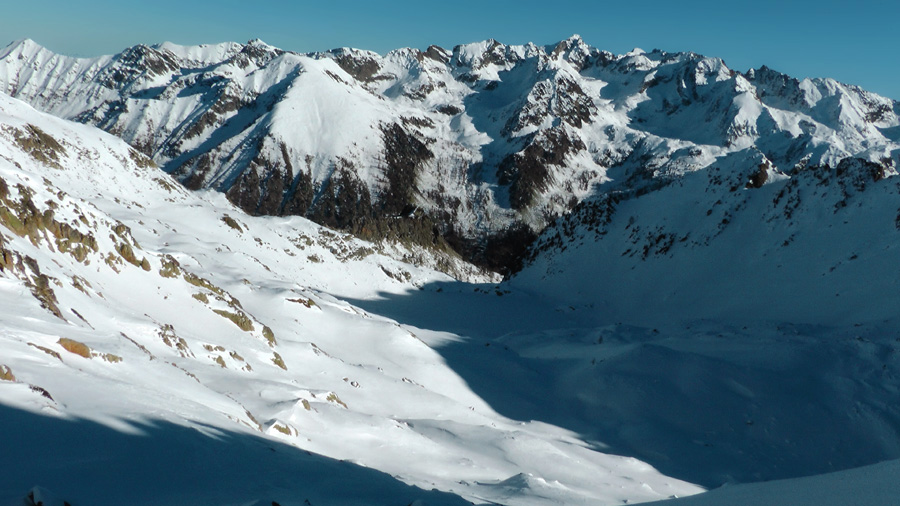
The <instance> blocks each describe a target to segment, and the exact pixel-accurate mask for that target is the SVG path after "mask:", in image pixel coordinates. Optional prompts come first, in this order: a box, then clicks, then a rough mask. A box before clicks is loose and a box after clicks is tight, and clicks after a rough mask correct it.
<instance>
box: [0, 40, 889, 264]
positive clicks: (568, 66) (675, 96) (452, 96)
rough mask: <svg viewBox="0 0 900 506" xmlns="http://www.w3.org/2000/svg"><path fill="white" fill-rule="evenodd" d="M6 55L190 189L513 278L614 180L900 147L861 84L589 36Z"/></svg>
mask: <svg viewBox="0 0 900 506" xmlns="http://www.w3.org/2000/svg"><path fill="white" fill-rule="evenodd" d="M2 54H3V55H4V57H3V58H0V88H2V87H3V86H5V88H6V92H7V93H9V94H11V95H12V96H15V97H18V98H21V99H23V100H25V101H27V102H29V103H32V104H33V105H35V106H36V107H38V108H39V109H42V110H46V111H48V112H51V113H53V114H56V115H58V116H62V117H66V118H70V119H75V120H76V121H79V122H83V123H89V124H93V125H96V126H99V127H101V128H103V129H105V130H107V131H110V132H112V133H114V134H116V135H118V136H120V137H122V138H123V139H125V140H126V141H127V142H129V143H130V144H132V145H133V146H135V147H136V148H137V149H139V150H140V151H142V152H144V153H145V154H147V155H149V156H151V157H152V158H153V159H154V160H155V161H156V162H157V164H159V165H160V166H161V167H163V168H164V170H166V171H167V172H169V173H172V174H174V175H176V176H177V177H178V179H179V180H180V181H182V182H183V183H184V184H185V185H187V186H188V187H189V188H215V189H218V190H219V191H224V192H226V193H227V194H228V195H229V198H230V200H232V202H235V203H237V204H238V205H239V206H240V207H241V208H243V209H244V210H246V211H248V212H250V213H251V214H271V215H294V214H296V215H305V216H307V217H310V218H312V219H313V220H314V221H317V222H319V223H324V224H327V225H329V226H332V227H336V228H340V229H343V230H348V231H351V232H353V233H356V234H358V235H361V236H362V237H368V238H374V239H377V238H380V237H401V236H402V237H407V238H410V237H412V238H413V240H414V241H416V242H417V243H419V244H423V245H426V246H429V247H438V248H443V249H453V250H456V251H458V252H460V253H462V255H463V256H464V257H465V258H466V259H468V260H470V261H475V262H476V263H479V264H481V265H483V266H486V267H489V268H493V269H495V270H500V271H503V272H505V273H509V272H513V271H515V270H517V269H518V265H519V259H520V258H521V257H522V255H523V254H524V252H525V250H526V249H527V247H528V245H529V244H530V243H531V241H532V240H533V238H534V237H536V235H537V233H539V232H540V231H541V230H542V229H543V228H544V227H546V226H547V225H548V224H550V223H551V222H552V221H553V220H555V219H556V218H557V217H559V216H562V215H565V214H566V213H567V212H569V211H570V210H571V209H572V208H574V206H575V205H576V204H577V203H578V202H580V201H581V200H582V199H584V198H585V197H587V196H588V195H591V194H593V193H595V192H596V191H597V189H598V188H601V187H603V185H604V184H607V183H609V182H610V179H616V180H617V184H620V181H621V180H622V179H623V177H622V176H621V175H619V176H618V177H616V178H610V176H609V173H610V171H613V172H620V173H624V178H625V179H626V180H627V179H629V178H634V177H640V178H646V177H649V178H651V179H653V178H658V177H663V178H665V177H671V176H678V175H679V174H683V173H685V172H689V171H694V170H698V169H703V168H709V167H711V166H712V165H713V164H715V163H716V162H717V161H719V160H721V159H723V157H728V156H729V155H730V154H733V153H736V152H739V151H747V150H749V152H759V153H762V154H763V155H764V156H765V158H766V159H767V160H768V161H769V163H771V164H772V165H773V166H774V167H775V168H776V169H778V170H781V171H782V172H789V171H790V170H792V169H793V168H794V167H795V166H797V165H798V164H831V165H836V164H837V163H838V162H839V161H840V160H842V159H843V158H847V157H851V156H853V157H859V158H863V159H867V160H869V161H873V162H876V163H881V162H882V161H883V160H885V159H888V158H896V157H897V156H898V155H897V154H896V153H897V146H898V142H900V133H898V132H900V130H897V128H898V125H900V121H898V110H900V109H898V107H900V106H898V103H897V102H895V101H891V100H890V99H886V98H884V97H879V96H877V95H874V94H871V93H868V92H865V91H864V90H862V89H860V88H857V87H853V86H848V85H843V84H840V83H838V82H836V81H833V80H829V79H805V80H802V81H800V80H796V79H793V78H790V77H789V76H786V75H784V74H780V73H777V72H774V71H771V70H770V69H768V68H766V67H762V68H760V69H757V70H752V71H749V72H747V73H744V74H742V73H739V72H735V71H733V70H731V69H729V68H728V67H727V66H725V64H724V62H723V61H722V60H721V59H717V58H706V57H703V56H701V55H697V54H694V53H666V52H664V51H660V50H654V51H653V52H650V53H647V52H644V51H642V50H639V49H636V50H633V51H631V52H629V53H626V54H623V55H613V54H612V53H609V52H606V51H601V50H599V49H596V48H593V47H591V46H589V45H587V44H586V43H585V42H584V41H583V40H582V39H581V38H580V37H578V36H573V37H570V38H569V39H566V40H564V41H560V42H559V43H557V44H551V45H548V46H537V45H534V44H525V45H519V46H507V45H504V44H502V43H500V42H498V41H496V40H493V39H489V40H486V41H482V42H477V43H471V44H464V45H459V46H455V47H454V48H453V49H452V50H446V49H443V48H439V47H437V46H431V47H429V48H428V49H427V50H425V51H421V50H418V49H410V48H404V49H398V50H395V51H391V52H389V53H387V54H386V55H384V56H382V55H378V54H377V53H373V52H371V51H364V50H358V49H352V48H338V49H333V50H330V51H322V52H314V53H306V54H300V53H293V52H290V51H283V50H281V49H278V48H275V47H273V46H270V45H268V44H265V43H264V42H262V41H251V42H250V43H248V44H243V45H242V44H236V43H222V44H216V45H204V46H178V45H175V44H171V43H160V44H156V45H154V46H143V45H139V46H134V47H133V48H129V49H128V50H126V51H125V52H123V53H120V54H118V55H112V56H103V57H98V58H94V59H73V58H68V57H63V56H60V55H56V54H53V53H52V52H50V51H48V50H46V49H43V48H40V46H38V45H37V44H36V43H33V42H30V41H25V42H21V43H19V44H18V45H15V44H14V45H11V46H9V47H7V48H6V49H4V50H3V53H2ZM684 125H691V127H690V128H683V126H684ZM745 170H747V172H748V177H749V176H750V175H752V173H753V172H754V171H755V170H756V166H755V165H752V166H748V167H747V168H746V169H745ZM412 210H415V212H416V213H417V214H416V218H417V219H416V220H413V219H412V216H411V215H410V216H409V217H407V213H404V211H409V212H412Z"/></svg>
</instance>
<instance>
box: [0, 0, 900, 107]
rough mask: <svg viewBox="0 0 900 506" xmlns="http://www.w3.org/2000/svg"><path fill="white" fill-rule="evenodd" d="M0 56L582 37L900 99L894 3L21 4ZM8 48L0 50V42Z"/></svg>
mask: <svg viewBox="0 0 900 506" xmlns="http://www.w3.org/2000/svg"><path fill="white" fill-rule="evenodd" d="M4 3H6V4H8V5H5V6H3V8H2V12H0V13H2V15H0V47H2V46H5V45H6V44H7V43H8V42H11V41H13V40H16V39H20V38H26V37H27V38H31V39H34V40H36V41H37V42H38V43H40V44H42V45H44V46H46V47H48V48H50V49H52V50H54V51H57V52H61V53H66V54H72V55H78V56H95V55H99V54H111V53H117V52H119V51H121V50H122V49H124V48H126V47H128V46H131V45H134V44H138V43H145V44H153V43H156V42H162V41H165V40H169V41H172V42H176V43H180V44H199V43H212V42H223V41H237V42H246V41H247V40H250V39H253V38H260V39H262V40H264V41H266V42H268V43H269V44H272V45H275V46H278V47H281V48H284V49H289V50H294V51H301V52H304V51H317V50H324V49H330V48H334V47H339V46H352V47H357V48H361V49H370V50H373V51H377V52H379V53H385V52H387V51H389V50H391V49H396V48H399V47H418V48H425V47H427V46H429V45H431V44H437V45H439V46H443V47H447V48H452V47H453V46H454V45H456V44H460V43H465V42H473V41H477V40H483V39H486V38H495V39H497V40H499V41H501V42H504V43H506V44H521V43H525V42H529V41H531V42H534V43H536V44H550V43H553V42H556V41H559V40H561V39H564V38H567V37H569V36H570V35H572V34H574V33H578V34H580V35H581V36H582V37H583V38H584V39H585V41H586V42H587V43H589V44H591V45H593V46H596V47H599V48H601V49H606V50H609V51H612V52H614V53H623V52H626V51H629V50H630V49H632V48H634V47H641V48H643V49H645V50H651V49H653V48H660V49H664V50H667V51H694V52H697V53H702V54H705V55H707V56H718V57H721V58H723V59H724V60H725V62H726V63H727V64H728V65H729V66H730V67H732V68H734V69H736V70H741V71H743V70H747V69H748V68H751V67H759V66H760V65H768V66H769V67H772V68H774V69H776V70H780V71H782V72H786V73H788V74H791V75H793V76H795V77H800V78H802V77H833V78H835V79H838V80H840V81H843V82H848V83H851V84H858V85H860V86H862V87H864V88H866V89H869V90H871V91H874V92H876V93H880V94H882V95H886V96H889V97H891V98H894V99H897V100H900V37H898V24H897V23H898V21H900V1H898V0H889V1H876V0H857V1H855V2H841V1H834V0H801V1H791V0H780V1H774V0H756V1H753V2H740V1H739V2H723V1H721V0H717V1H711V0H700V1H693V2H691V1H681V2H678V1H673V0H667V1H658V0H644V1H640V2H625V1H622V0H619V1H616V2H605V1H590V0H571V1H565V0H559V1H556V2H550V1H547V0H544V1H532V0H519V1H515V2H513V1H490V0H480V1H472V0H451V1H445V2H428V1H421V0H419V1H415V2H413V1H408V0H396V1H384V2H372V1H359V0H344V1H331V2H321V1H320V2H304V1H280V0H257V1H254V2H250V1H239V0H215V1H210V0H178V1H176V0H155V1H146V0H132V1H122V0H49V1H43V0H21V1H16V2H12V1H10V2H4ZM3 39H5V40H3Z"/></svg>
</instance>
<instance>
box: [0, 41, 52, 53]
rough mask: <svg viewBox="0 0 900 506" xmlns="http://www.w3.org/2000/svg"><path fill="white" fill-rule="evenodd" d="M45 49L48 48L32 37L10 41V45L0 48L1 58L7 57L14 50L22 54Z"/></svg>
mask: <svg viewBox="0 0 900 506" xmlns="http://www.w3.org/2000/svg"><path fill="white" fill-rule="evenodd" d="M44 50H46V48H45V47H44V46H42V45H40V44H38V43H37V42H35V41H34V40H32V39H28V38H26V39H19V40H14V41H12V42H10V43H9V45H7V46H6V47H5V48H4V49H2V50H0V58H6V57H7V56H9V55H10V54H12V53H13V52H18V53H19V54H21V55H33V54H35V53H38V52H40V51H44Z"/></svg>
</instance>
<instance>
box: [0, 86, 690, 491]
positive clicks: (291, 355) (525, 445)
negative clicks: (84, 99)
mask: <svg viewBox="0 0 900 506" xmlns="http://www.w3.org/2000/svg"><path fill="white" fill-rule="evenodd" d="M396 247H397V248H400V247H401V246H396ZM394 253H396V252H394ZM0 260H2V261H0V300H2V304H0V350H2V352H0V433H2V436H0V441H2V447H3V448H4V461H5V462H7V463H8V464H11V465H8V466H3V471H2V472H0V503H2V504H7V503H9V504H16V505H18V504H21V501H22V500H23V498H25V497H26V496H28V495H29V494H30V496H32V499H33V502H40V501H44V504H48V505H49V504H53V498H54V497H56V498H59V499H60V502H59V504H62V500H65V501H68V502H70V503H72V504H76V505H77V504H97V505H102V504H121V503H122V502H128V503H133V504H173V503H183V502H188V501H189V502H190V503H192V504H210V505H225V504H235V505H238V504H241V505H245V504H267V505H268V504H274V503H277V504H283V505H289V504H296V505H300V504H410V503H415V504H419V503H418V502H415V501H420V500H421V501H425V502H426V503H427V504H465V503H466V501H473V502H477V503H504V504H559V503H566V504H579V503H588V502H618V501H622V500H629V501H638V500H641V501H647V500H653V499H662V498H667V497H670V496H682V495H687V494H691V493H696V492H698V491H700V490H701V489H700V488H699V487H697V486H694V485H690V484H688V483H685V482H683V481H680V480H677V479H674V478H669V477H666V476H664V475H662V474H660V473H659V472H658V471H656V470H655V469H653V468H652V467H650V466H649V465H647V464H645V463H643V462H640V461H638V460H635V459H633V458H629V457H620V456H613V455H607V454H603V453H600V452H598V451H597V447H596V445H594V444H591V443H589V442H587V441H584V440H583V439H581V438H580V437H579V436H578V434H576V433H574V432H572V431H569V430H567V429H565V428H563V427H559V426H553V425H550V424H547V423H542V422H539V421H531V420H532V419H530V418H529V419H523V420H522V421H518V420H515V419H511V418H509V417H507V416H505V415H503V414H500V413H499V412H497V411H495V409H494V408H493V407H492V406H491V405H490V404H489V403H488V402H486V401H485V400H484V399H483V398H482V397H481V396H480V395H479V394H477V393H476V392H475V391H474V390H473V389H472V387H471V386H470V385H469V384H467V382H466V381H465V379H464V378H462V377H461V376H460V375H459V374H457V373H456V372H454V370H453V369H452V368H451V367H450V366H449V365H448V363H447V362H446V360H445V359H444V358H443V357H442V355H441V354H440V352H439V350H440V348H441V347H442V346H444V345H448V344H449V343H452V342H454V341H456V340H461V339H463V338H462V337H458V336H454V335H451V334H447V333H445V332H437V331H434V330H429V329H417V328H414V327H411V326H409V325H406V324H401V323H400V322H398V321H396V320H392V319H389V318H386V317H383V316H379V315H378V314H374V313H370V312H367V311H365V310H363V309H360V308H359V307H357V306H354V305H352V304H350V303H349V302H347V301H346V300H345V299H360V300H378V299H382V298H385V297H389V296H400V295H402V294H406V293H410V292H417V291H419V290H420V289H422V288H424V287H425V286H427V285H428V284H433V283H449V282H451V281H453V280H452V279H451V278H449V277H448V276H446V275H444V274H441V273H438V272H436V271H432V270H427V269H423V268H417V267H414V266H412V265H409V264H404V263H401V262H399V261H397V260H394V259H392V258H390V257H388V256H386V255H384V254H382V253H381V252H379V251H378V247H377V246H376V245H374V244H372V243H367V242H363V241H361V240H359V239H355V238H353V237H350V236H348V235H346V234H339V233H336V232H333V231H330V230H328V229H325V228H322V227H320V226H318V225H315V224H313V223H311V222H309V221H307V220H306V219H303V218H298V217H289V218H271V217H251V216H248V215H246V214H244V213H243V212H241V211H240V210H239V209H237V208H235V207H233V206H232V205H231V204H230V203H228V202H227V200H226V199H225V197H224V196H223V195H222V194H221V193H218V192H210V191H207V192H190V191H188V190H186V189H184V188H183V187H182V186H180V185H178V184H177V183H176V182H175V180H174V179H171V178H170V176H168V175H167V174H165V173H163V172H162V171H159V170H158V168H156V166H155V165H154V164H153V162H152V161H151V160H150V159H149V158H147V157H146V156H144V155H142V154H140V153H139V152H137V151H136V150H135V149H133V148H132V147H130V146H128V145H127V144H126V143H124V142H123V141H121V140H120V139H117V138H115V137H113V136H110V135H108V134H105V133H103V132H101V131H100V130H97V129H95V128H94V127H90V126H85V125H80V124H77V123H71V122H68V121H64V120H61V119H58V118H55V117H52V116H48V115H46V114H43V113H40V112H38V111H35V110H34V109H32V108H31V107H30V106H28V105H26V104H24V103H22V102H20V101H17V100H15V99H12V98H10V97H7V96H5V95H0ZM473 349H474V350H475V351H476V352H478V351H480V349H483V347H482V346H480V345H478V346H473ZM480 353H481V354H484V353H485V352H484V351H480ZM473 356H478V353H476V354H474V355H473ZM499 380H500V378H498V381H499ZM35 486H38V488H36V489H32V487H35ZM35 498H36V499H35ZM48 498H49V499H48ZM30 500H31V499H30ZM273 501H274V502H273ZM29 504H31V503H29Z"/></svg>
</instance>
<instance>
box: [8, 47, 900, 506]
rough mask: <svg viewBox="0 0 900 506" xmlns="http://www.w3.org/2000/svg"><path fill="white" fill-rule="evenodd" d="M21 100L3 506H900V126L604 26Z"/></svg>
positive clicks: (137, 60)
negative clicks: (594, 31) (615, 41)
mask: <svg viewBox="0 0 900 506" xmlns="http://www.w3.org/2000/svg"><path fill="white" fill-rule="evenodd" d="M0 81H2V82H4V83H5V84H6V87H7V88H6V90H7V91H8V92H9V94H11V95H14V96H15V97H19V98H21V99H23V100H25V101H27V102H28V103H30V104H33V105H34V106H35V107H36V108H38V109H42V110H44V111H48V112H50V113H51V114H52V115H48V114H45V113H42V112H38V111H37V110H35V109H33V108H32V107H31V106H29V105H27V104H26V103H24V102H22V101H20V100H17V99H15V98H10V97H9V96H6V95H3V94H0V301H2V304H0V447H2V448H4V450H5V451H6V452H7V453H5V454H4V457H5V460H4V462H13V463H14V465H12V466H6V467H5V468H4V469H3V470H2V472H0V504H3V505H5V504H10V505H16V506H19V505H20V504H21V503H22V501H23V498H26V499H25V504H32V503H34V504H37V503H38V502H43V503H44V504H45V505H46V506H50V505H51V504H59V505H61V504H63V502H64V501H68V502H70V503H71V504H73V505H74V506H78V505H79V504H97V505H103V504H121V503H126V502H127V503H135V504H161V503H165V504H172V503H187V502H190V503H192V504H209V505H222V504H226V505H228V504H234V505H250V504H254V505H263V504H265V505H269V504H280V505H292V504H296V505H300V504H311V505H318V504H372V503H376V504H423V503H424V504H464V503H466V502H473V503H478V504H482V503H484V504H489V503H497V504H509V505H549V504H613V503H616V504H619V503H624V502H628V503H635V502H641V501H652V500H660V499H668V498H671V497H674V496H679V497H681V496H685V495H691V494H696V493H698V492H702V491H703V488H701V486H702V487H707V488H714V487H719V486H720V485H722V484H731V483H735V482H737V483H747V482H755V481H765V480H786V481H776V482H771V483H762V484H752V485H739V486H734V487H731V486H729V487H727V488H724V489H722V490H717V491H714V492H713V493H711V494H709V495H706V494H700V495H698V496H697V497H696V499H687V500H686V501H687V503H688V504H690V503H691V502H698V503H716V501H720V503H731V502H736V501H742V500H743V501H745V502H747V503H750V504H752V503H754V502H759V501H765V502H767V503H769V504H785V505H787V504H801V503H804V502H805V503H808V504H843V503H844V502H845V499H846V498H859V497H866V498H867V500H870V501H871V503H872V504H890V503H891V502H890V500H891V499H890V498H892V497H896V496H897V494H900V489H898V486H900V485H898V483H900V482H897V481H896V480H891V479H890V477H891V476H892V474H891V473H894V472H895V470H896V468H897V462H898V461H897V460H896V459H898V458H900V430H898V427H900V408H898V404H897V403H896V395H897V392H900V374H898V371H900V353H898V351H900V344H898V343H900V332H898V330H897V329H898V328H900V327H898V323H900V321H898V318H897V317H896V316H895V310H894V308H896V307H897V305H898V303H900V300H898V298H900V296H898V293H900V292H898V290H897V287H898V286H900V275H897V274H896V269H895V265H896V263H897V260H900V258H898V255H897V247H896V243H897V238H898V234H900V231H898V230H900V226H898V220H900V218H898V216H900V199H898V193H900V186H898V184H900V183H898V181H900V178H897V177H895V176H896V175H897V170H896V167H897V161H898V154H900V153H898V142H900V137H898V136H900V121H898V116H897V113H898V105H897V103H896V102H892V101H890V100H887V99H884V98H882V97H878V96H875V95H872V94H869V93H867V92H865V91H863V90H860V89H858V88H855V87H852V86H847V85H842V84H840V83H836V82H834V81H831V80H804V81H797V80H793V79H791V78H789V77H787V76H784V75H782V74H778V73H776V72H774V71H771V70H769V69H766V68H762V69H758V70H753V71H750V72H747V73H746V74H740V73H735V72H733V71H731V70H729V69H728V68H727V67H725V65H724V63H723V62H721V61H720V60H715V59H709V58H704V57H701V56H698V55H694V54H668V53H664V52H661V51H654V52H651V53H646V52H643V51H640V50H635V51H633V52H631V53H628V54H626V55H620V56H615V55H612V54H609V53H605V52H602V51H599V50H597V49H594V48H591V47H589V46H587V45H586V44H584V42H583V41H581V40H580V39H578V38H577V37H576V38H572V39H570V40H568V41H563V42H561V43H560V44H558V45H555V46H551V47H539V46H534V45H527V46H504V45H502V44H499V43H497V42H495V41H487V42H484V43H478V44H470V45H465V46H459V47H457V48H454V49H453V50H452V51H446V50H443V49H441V48H436V47H432V48H429V49H428V50H426V51H424V52H422V51H416V50H400V51H395V52H392V53H390V54H388V55H386V56H380V55H377V54H374V53H369V52H364V51H358V50H352V49H340V50H335V51H330V52H327V53H316V54H307V55H298V54H293V53H288V52H284V51H281V50H278V49H276V48H272V47H270V46H267V45H265V44H263V43H261V42H259V41H254V42H251V43H248V44H247V45H240V44H221V45H216V46H197V47H180V46H175V45H172V44H161V45H159V46H155V47H146V46H137V47H135V48H131V49H129V50H127V51H125V52H124V53H122V54H120V55H116V56H110V57H101V58H96V59H74V58H68V57H64V56H60V55H55V54H53V53H51V52H49V51H47V50H45V49H43V48H40V47H39V46H37V45H36V44H34V43H33V42H30V41H23V42H20V43H16V44H13V45H11V46H9V47H8V48H6V49H4V50H2V51H0ZM0 91H2V88H0ZM56 116H61V117H63V118H70V119H74V120H76V122H70V121H66V120H64V119H60V118H59V117H56ZM79 122H80V123H82V124H79ZM84 123H87V125H85V124H84ZM91 125H97V126H100V127H101V128H103V129H105V130H107V131H108V132H110V133H113V134H115V135H116V136H119V137H120V138H117V137H116V136H113V135H109V133H103V132H102V131H100V130H98V129H96V128H94V127H93V126H91ZM148 155H149V156H148ZM160 167H161V168H162V169H163V170H162V171H161V170H160V169H159V168H160ZM167 173H168V174H167ZM173 176H174V177H173ZM179 181H180V182H181V183H184V185H179V184H178V182H179ZM185 186H186V187H187V188H185ZM188 189H190V190H197V191H188ZM264 215H277V216H264ZM296 215H305V216H308V217H309V218H312V219H313V220H316V221H319V222H321V223H324V224H326V225H329V226H331V227H334V228H338V229H344V230H346V231H349V232H353V235H351V234H348V233H344V232H336V231H335V230H334V229H330V228H325V227H323V226H320V225H316V224H314V223H313V222H311V221H308V220H307V219H305V218H303V217H300V216H296ZM558 215H561V216H558ZM538 232H540V234H539V235H538ZM357 236H363V237H370V238H373V239H378V241H375V242H367V241H364V240H362V239H360V238H359V237H357ZM533 237H537V240H536V241H535V242H534V243H533V245H532V246H531V247H530V248H528V249H527V250H526V247H527V246H528V245H529V244H530V243H531V241H532V238H533ZM382 239H387V240H382ZM451 248H455V249H457V250H459V251H460V252H462V253H463V254H464V255H465V256H466V258H468V259H474V260H479V261H480V262H481V263H482V264H483V265H484V264H487V265H490V266H493V267H498V268H499V267H505V268H507V269H509V268H512V267H513V266H514V265H515V261H514V260H515V259H516V258H518V257H519V255H520V254H521V253H522V252H523V251H526V254H525V256H524V257H523V260H524V267H523V268H522V269H521V271H520V272H518V273H517V274H515V275H514V276H512V277H511V278H510V279H509V280H508V281H505V282H503V283H501V284H496V283H497V281H498V279H497V278H494V277H491V276H490V275H488V274H485V273H483V272H481V271H479V269H477V268H475V267H473V266H472V265H470V264H468V263H466V262H464V261H463V260H462V259H461V258H460V257H459V256H457V255H455V254H454V252H453V251H451ZM490 259H492V261H487V260H490ZM412 264H415V265H412ZM439 271H443V272H445V273H451V274H452V276H453V277H455V278H456V279H453V278H451V277H450V276H448V275H446V274H444V273H442V272H439ZM457 279H464V280H466V281H468V282H460V281H457ZM173 448H175V449H177V450H173ZM7 455H9V456H10V457H7ZM892 459H893V460H892ZM882 461H890V462H885V463H883V464H880V465H875V466H872V467H868V468H863V469H860V470H856V471H853V470H851V471H847V470H848V469H850V468H855V467H860V466H870V465H873V464H876V463H878V462H882ZM834 472H837V473H838V474H831V475H824V476H820V477H812V478H806V479H803V480H794V478H797V477H801V476H809V475H817V474H822V473H834ZM691 483H696V484H699V485H700V486H698V485H692V484H691ZM823 484H827V487H826V490H827V491H828V497H822V496H821V490H820V489H821V488H822V487H823V486H825V485H823ZM32 487H35V488H32ZM860 489H863V490H865V491H866V492H867V493H866V494H865V495H861V494H860V492H859V490H860ZM28 501H31V502H28ZM829 501H830V502H829ZM676 504H677V503H676Z"/></svg>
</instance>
